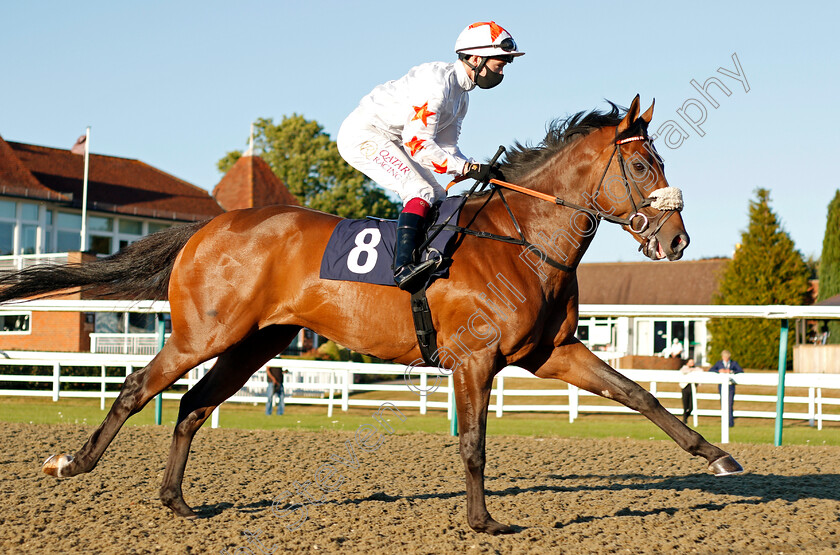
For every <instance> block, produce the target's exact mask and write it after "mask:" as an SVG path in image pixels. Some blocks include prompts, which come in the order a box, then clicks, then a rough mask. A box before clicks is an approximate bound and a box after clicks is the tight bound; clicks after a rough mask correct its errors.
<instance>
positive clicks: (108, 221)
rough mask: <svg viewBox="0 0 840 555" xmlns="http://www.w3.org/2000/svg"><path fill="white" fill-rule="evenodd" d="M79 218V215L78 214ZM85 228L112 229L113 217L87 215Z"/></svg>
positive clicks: (95, 229) (96, 229)
mask: <svg viewBox="0 0 840 555" xmlns="http://www.w3.org/2000/svg"><path fill="white" fill-rule="evenodd" d="M79 218H80V219H81V216H79ZM87 228H88V229H89V230H90V231H114V218H106V217H104V216H88V221H87Z"/></svg>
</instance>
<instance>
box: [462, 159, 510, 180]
mask: <svg viewBox="0 0 840 555" xmlns="http://www.w3.org/2000/svg"><path fill="white" fill-rule="evenodd" d="M464 177H467V178H469V179H475V180H476V181H479V182H481V183H487V182H488V181H490V180H491V179H500V178H501V177H502V173H501V172H500V171H499V168H497V167H495V166H491V165H490V164H476V163H474V162H470V163H469V164H467V171H466V172H465V173H464Z"/></svg>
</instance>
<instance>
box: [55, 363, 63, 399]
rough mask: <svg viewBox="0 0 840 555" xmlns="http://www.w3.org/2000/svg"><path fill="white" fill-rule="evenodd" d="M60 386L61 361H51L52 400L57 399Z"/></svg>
mask: <svg viewBox="0 0 840 555" xmlns="http://www.w3.org/2000/svg"><path fill="white" fill-rule="evenodd" d="M60 388H61V363H60V362H55V363H53V401H58V396H59V393H58V391H59V389H60Z"/></svg>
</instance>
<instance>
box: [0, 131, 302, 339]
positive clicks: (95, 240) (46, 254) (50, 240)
mask: <svg viewBox="0 0 840 555" xmlns="http://www.w3.org/2000/svg"><path fill="white" fill-rule="evenodd" d="M82 152H83V150H82ZM83 178H84V155H82V154H77V153H76V149H73V151H71V150H70V149H60V148H52V147H46V146H39V145H32V144H26V143H19V142H13V141H5V140H4V139H3V138H2V137H0V272H8V271H14V270H19V269H21V268H23V267H26V266H29V265H32V264H38V263H43V262H52V263H67V262H79V261H81V260H82V258H83V257H86V256H87V257H89V256H95V255H99V256H102V255H109V254H113V253H115V252H117V251H118V250H119V249H120V248H122V247H124V246H125V245H127V244H128V243H131V242H133V241H136V240H137V239H140V238H141V237H143V236H145V235H148V234H150V233H154V232H156V231H160V230H161V229H165V228H167V227H170V226H173V225H178V224H183V223H187V222H192V221H198V220H205V219H209V218H213V217H215V216H217V215H219V214H222V213H223V212H225V211H228V210H234V209H239V208H250V207H260V206H266V205H269V204H298V201H297V199H295V197H294V196H293V195H292V194H291V193H289V191H288V189H287V188H286V186H285V185H284V184H283V182H282V181H281V180H280V179H278V178H277V177H276V176H275V175H274V173H273V172H272V171H271V168H270V167H269V166H268V164H266V163H265V162H264V161H263V160H262V159H261V158H258V157H253V156H244V157H242V158H241V159H240V160H239V161H238V162H237V163H236V164H235V165H234V167H233V168H231V170H230V171H229V172H228V173H227V174H226V175H225V176H224V177H223V178H222V180H221V181H220V182H219V184H218V185H217V186H216V188H215V190H214V194H213V195H211V194H210V193H208V192H207V191H206V190H204V189H202V188H200V187H197V186H195V185H193V184H191V183H188V182H186V181H184V180H182V179H179V178H177V177H175V176H173V175H171V174H168V173H166V172H165V171H162V170H160V169H158V168H155V167H153V166H150V165H149V164H146V163H145V162H142V161H140V160H136V159H132V158H122V157H118V156H106V155H102V154H93V153H91V154H90V155H89V175H88V200H87V222H86V226H85V227H86V233H85V235H86V237H85V241H84V245H83V243H82V237H81V231H82V197H83ZM80 251H86V252H84V253H82V252H80ZM65 298H71V299H72V298H76V299H79V298H81V296H80V294H79V293H75V294H69V295H67V296H65ZM153 326H154V322H153V317H150V316H147V315H142V314H105V313H103V314H95V315H93V314H90V315H84V314H76V313H62V314H58V313H31V312H29V311H20V313H19V314H18V313H12V312H7V311H5V312H3V313H2V314H0V349H16V350H55V351H86V350H89V349H90V347H91V345H90V343H91V339H90V337H91V332H94V333H93V337H94V339H96V336H98V335H100V334H101V335H103V336H105V335H115V334H117V335H119V334H124V335H127V334H137V333H141V334H142V333H143V332H152V331H153V329H154V327H153Z"/></svg>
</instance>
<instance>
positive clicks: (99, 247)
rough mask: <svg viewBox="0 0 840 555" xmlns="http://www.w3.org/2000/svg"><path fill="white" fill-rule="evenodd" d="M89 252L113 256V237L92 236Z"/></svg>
mask: <svg viewBox="0 0 840 555" xmlns="http://www.w3.org/2000/svg"><path fill="white" fill-rule="evenodd" d="M88 250H89V251H92V252H95V253H96V254H111V237H103V236H101V235H91V236H90V246H89V247H88Z"/></svg>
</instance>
